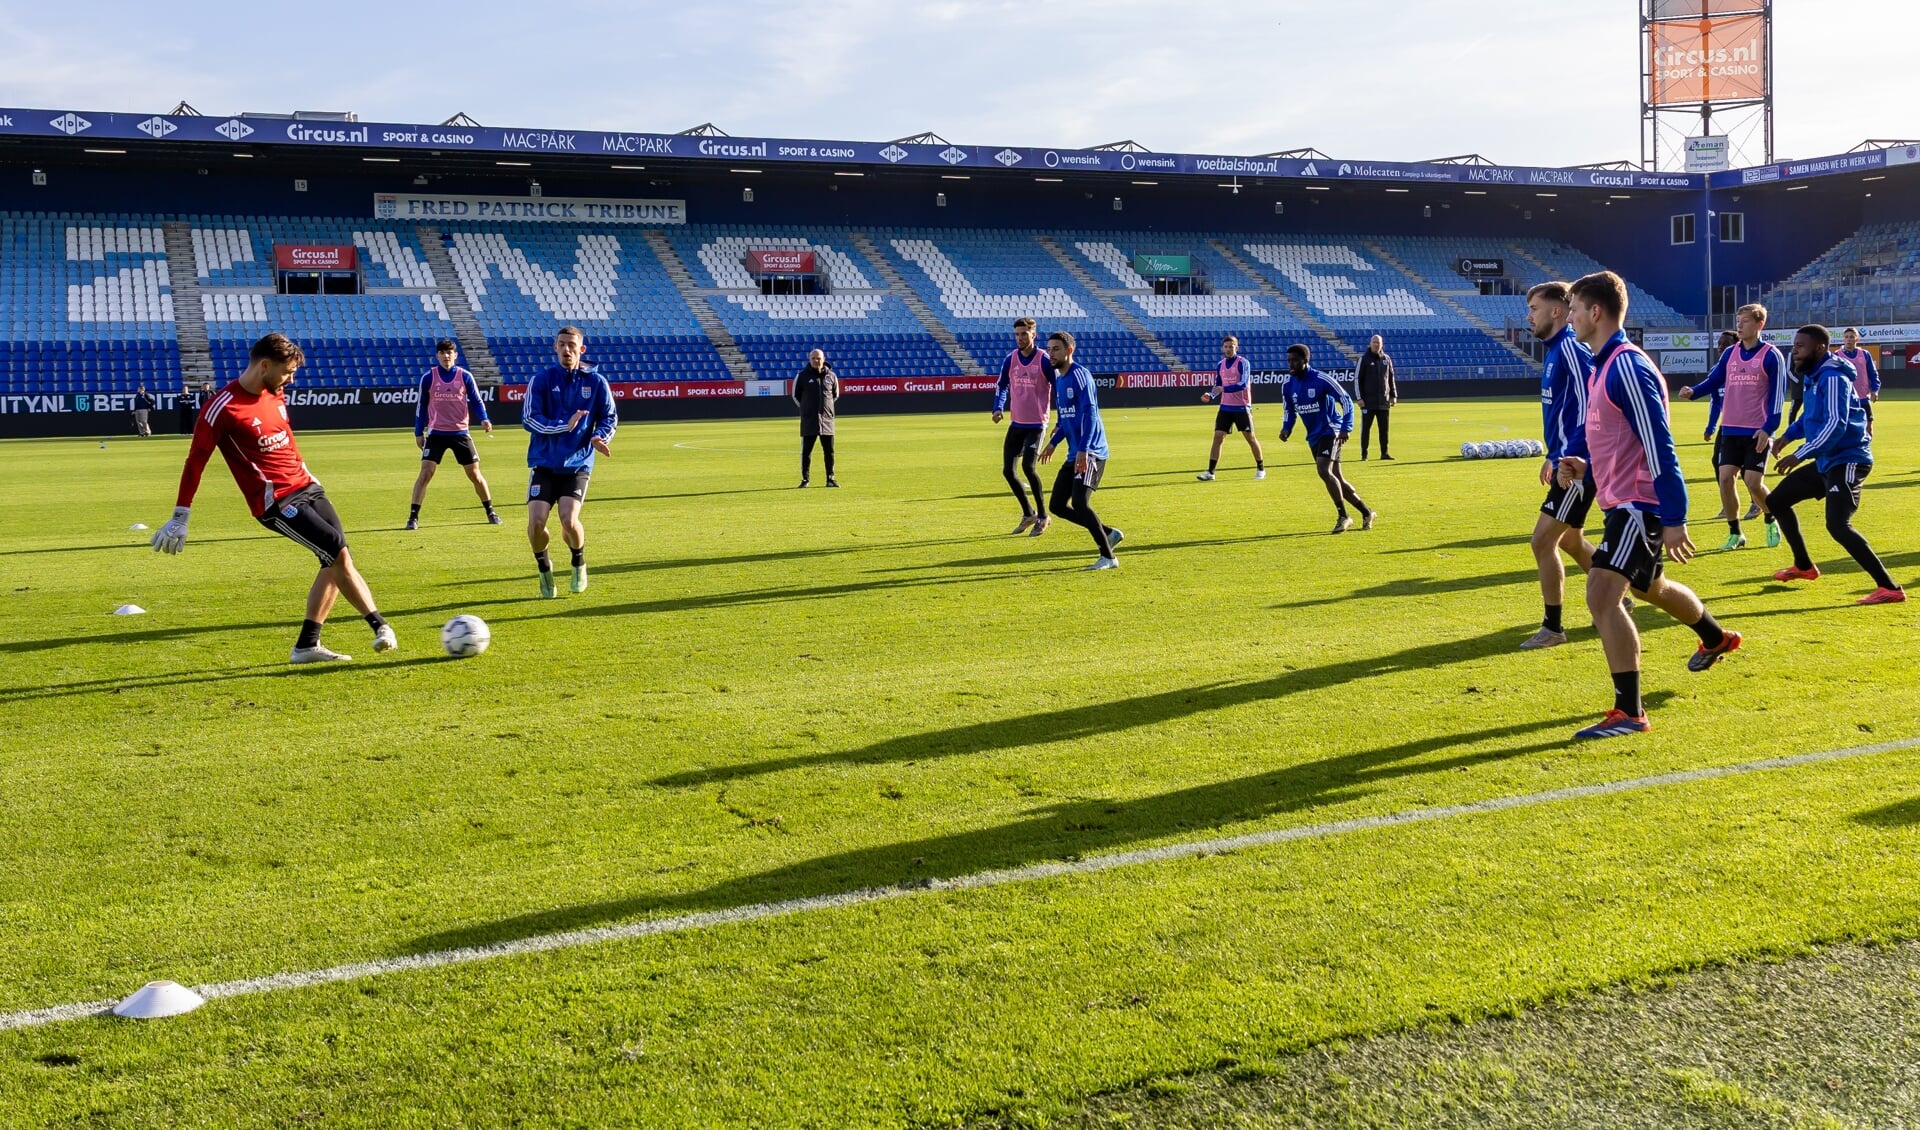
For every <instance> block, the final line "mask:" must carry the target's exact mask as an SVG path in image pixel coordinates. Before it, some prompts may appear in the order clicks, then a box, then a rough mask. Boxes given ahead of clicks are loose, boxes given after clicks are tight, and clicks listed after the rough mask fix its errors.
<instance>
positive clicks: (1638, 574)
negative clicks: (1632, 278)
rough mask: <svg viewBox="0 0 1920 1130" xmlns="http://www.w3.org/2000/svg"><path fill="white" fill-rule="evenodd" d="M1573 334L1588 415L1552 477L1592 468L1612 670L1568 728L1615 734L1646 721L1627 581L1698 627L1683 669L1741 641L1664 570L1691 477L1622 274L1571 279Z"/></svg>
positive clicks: (1675, 548)
mask: <svg viewBox="0 0 1920 1130" xmlns="http://www.w3.org/2000/svg"><path fill="white" fill-rule="evenodd" d="M1568 290H1569V291H1570V294H1569V296H1568V298H1569V301H1568V312H1569V322H1570V324H1571V325H1572V326H1573V332H1574V335H1575V336H1577V337H1578V338H1579V339H1580V341H1581V342H1582V343H1583V344H1585V345H1586V346H1587V348H1589V349H1591V350H1593V375H1592V376H1591V377H1590V378H1588V382H1587V414H1586V421H1585V423H1584V425H1583V426H1582V427H1581V428H1580V429H1579V431H1578V432H1577V433H1576V434H1574V435H1573V436H1572V437H1570V438H1569V441H1568V444H1567V450H1566V453H1565V454H1564V455H1563V456H1562V457H1561V459H1560V467H1559V470H1558V474H1557V478H1558V481H1559V483H1560V485H1561V486H1563V487H1571V486H1572V485H1573V484H1574V483H1576V482H1579V481H1581V479H1582V478H1583V477H1584V476H1585V475H1586V474H1587V473H1588V472H1589V471H1591V472H1592V474H1593V483H1594V488H1595V494H1596V495H1597V496H1598V498H1599V502H1600V508H1601V509H1602V510H1603V511H1605V513H1606V527H1605V533H1604V535H1603V537H1602V539H1601V542H1600V544H1599V545H1598V546H1597V547H1595V549H1594V551H1593V571H1592V572H1591V573H1590V574H1588V576H1587V611H1588V612H1590V613H1592V615H1593V626H1594V627H1595V628H1596V629H1598V630H1599V633H1600V643H1601V646H1602V647H1603V648H1605V650H1606V653H1607V669H1608V670H1609V671H1611V672H1612V674H1613V709H1611V710H1609V711H1607V713H1606V715H1605V716H1604V717H1603V718H1601V719H1600V721H1599V722H1597V723H1595V724H1593V725H1591V726H1588V727H1587V728H1585V729H1583V730H1580V731H1579V732H1577V733H1575V734H1574V737H1576V738H1617V737H1622V736H1624V735H1627V734H1641V733H1645V732H1647V731H1648V730H1651V729H1652V728H1653V726H1652V724H1651V723H1649V722H1648V721H1647V715H1646V709H1645V706H1644V705H1643V703H1642V702H1641V698H1640V630H1639V629H1638V628H1637V627H1635V626H1634V623H1633V617H1632V616H1631V615H1629V614H1628V613H1627V610H1626V609H1625V608H1624V607H1622V606H1621V603H1620V599H1621V598H1622V597H1624V596H1626V595H1627V591H1628V590H1629V589H1631V590H1632V591H1633V594H1634V595H1635V596H1638V597H1640V598H1641V599H1643V600H1645V601H1647V602H1649V603H1651V604H1653V605H1655V606H1657V607H1658V608H1659V609H1660V610H1661V611H1663V612H1665V613H1667V614H1668V615H1669V616H1672V617H1673V618H1674V619H1676V620H1678V621H1680V622H1681V623H1682V624H1685V625H1687V626H1688V627H1690V628H1692V629H1693V631H1694V634H1695V635H1698V636H1699V637H1700V646H1699V648H1698V650H1696V651H1695V652H1694V654H1693V658H1691V659H1689V660H1688V661H1687V670H1689V671H1705V670H1706V669H1707V668H1709V667H1711V666H1713V665H1714V664H1715V663H1717V662H1718V661H1719V660H1720V657H1721V656H1724V655H1726V654H1727V653H1728V652H1730V651H1733V650H1734V649H1736V648H1738V647H1739V646H1740V633H1738V632H1729V631H1725V630H1723V629H1722V628H1721V627H1720V625H1719V624H1718V623H1716V622H1715V621H1714V618H1713V614H1712V613H1711V612H1708V611H1707V607H1706V605H1704V604H1702V603H1701V602H1700V598H1699V597H1697V596H1695V595H1694V594H1693V590H1691V589H1689V588H1687V587H1686V586H1685V585H1682V584H1680V583H1678V582H1676V581H1674V580H1671V579H1670V578H1668V577H1667V576H1666V575H1665V568H1664V566H1663V565H1662V564H1661V557H1662V555H1663V553H1664V554H1665V555H1668V556H1671V557H1672V558H1673V560H1674V561H1675V562H1676V563H1678V564H1682V565H1684V564H1686V563H1687V562H1688V561H1689V560H1691V559H1692V557H1693V541H1692V539H1691V538H1689V537H1688V536H1687V484H1686V480H1685V479H1683V478H1682V477H1681V475H1680V456H1679V453H1678V452H1677V451H1676V450H1675V449H1674V445H1673V431H1672V428H1671V426H1670V421H1669V419H1668V416H1667V384H1666V378H1665V377H1663V376H1662V375H1661V374H1660V370H1659V369H1657V368H1655V367H1654V365H1653V361H1652V360H1651V359H1649V358H1648V357H1647V355H1646V354H1645V353H1644V352H1642V351H1641V349H1640V347H1639V346H1637V345H1634V344H1633V343H1632V342H1630V341H1628V340H1627V335H1626V334H1625V333H1624V332H1622V330H1621V329H1620V323H1621V322H1622V321H1624V320H1625V318H1626V316H1627V284H1626V283H1625V281H1623V280H1622V279H1621V278H1620V276H1619V275H1616V274H1614V273H1613V272H1612V271H1600V272H1597V273H1595V274H1591V275H1587V276H1585V277H1584V278H1581V279H1580V280H1579V281H1577V282H1575V283H1574V284H1573V285H1572V286H1571V287H1569V288H1568Z"/></svg>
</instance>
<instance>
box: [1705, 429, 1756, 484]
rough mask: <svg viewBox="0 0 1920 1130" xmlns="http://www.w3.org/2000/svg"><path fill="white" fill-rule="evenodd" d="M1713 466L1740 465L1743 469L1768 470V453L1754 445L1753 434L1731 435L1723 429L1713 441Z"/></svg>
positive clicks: (1715, 467)
mask: <svg viewBox="0 0 1920 1130" xmlns="http://www.w3.org/2000/svg"><path fill="white" fill-rule="evenodd" d="M1713 466H1714V469H1715V470H1718V469H1719V468H1721V467H1738V468H1740V469H1741V470H1742V471H1759V472H1760V473H1762V474H1765V473H1766V470H1767V453H1766V452H1765V451H1764V450H1761V449H1757V448H1755V447H1754V443H1753V437H1752V436H1730V435H1728V434H1727V433H1726V432H1724V431H1722V432H1721V433H1720V435H1719V436H1718V437H1717V438H1715V439H1714V441H1713Z"/></svg>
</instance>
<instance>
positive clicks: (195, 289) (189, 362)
mask: <svg viewBox="0 0 1920 1130" xmlns="http://www.w3.org/2000/svg"><path fill="white" fill-rule="evenodd" d="M160 230H161V238H162V239H163V240H164V241H165V243H166V248H167V285H168V286H169V287H171V288H172V290H173V334H174V339H175V341H176V342H178V344H179V346H180V379H181V381H182V382H183V384H185V385H199V384H215V383H217V381H216V379H215V376H214V370H213V349H212V346H211V345H210V344H209V343H208V341H207V314H206V310H205V309H204V308H203V307H202V306H201V304H200V277H199V273H198V271H197V270H196V268H195V266H194V262H195V260H194V256H193V235H192V231H193V225H192V224H189V223H186V222H184V221H180V220H169V221H167V222H165V223H163V224H161V225H160Z"/></svg>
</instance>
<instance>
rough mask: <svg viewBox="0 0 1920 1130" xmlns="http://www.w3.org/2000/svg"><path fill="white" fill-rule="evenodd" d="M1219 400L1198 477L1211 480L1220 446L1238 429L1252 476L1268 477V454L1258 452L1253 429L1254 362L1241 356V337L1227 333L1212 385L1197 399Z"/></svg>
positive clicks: (1258, 477)
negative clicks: (1248, 453)
mask: <svg viewBox="0 0 1920 1130" xmlns="http://www.w3.org/2000/svg"><path fill="white" fill-rule="evenodd" d="M1213 400H1218V401H1219V402H1220V411H1218V412H1216V413H1214V416H1213V450H1212V451H1211V452H1209V453H1208V455H1207V470H1206V473H1204V474H1202V475H1200V476H1198V477H1199V479H1200V481H1201V482H1203V483H1210V482H1212V481H1213V472H1214V470H1215V468H1217V467H1219V466H1220V447H1221V445H1222V444H1224V443H1226V442H1227V433H1228V432H1232V431H1235V430H1238V431H1239V432H1240V434H1241V435H1243V436H1246V437H1247V446H1248V447H1250V448H1252V449H1253V477H1254V478H1256V479H1264V478H1266V477H1267V457H1266V456H1265V455H1263V454H1262V453H1261V451H1260V437H1259V436H1257V435H1255V434H1254V432H1253V365H1252V363H1250V362H1249V361H1248V360H1247V359H1246V358H1245V357H1242V356H1240V339H1239V338H1237V337H1235V336H1233V335H1232V334H1228V335H1227V336H1225V337H1223V338H1221V339H1220V364H1218V365H1217V366H1215V367H1214V370H1213V387H1212V388H1210V389H1208V390H1207V391H1205V392H1203V393H1201V394H1200V402H1201V403H1202V404H1205V403H1207V402H1209V401H1213Z"/></svg>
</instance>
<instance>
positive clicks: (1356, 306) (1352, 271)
mask: <svg viewBox="0 0 1920 1130" xmlns="http://www.w3.org/2000/svg"><path fill="white" fill-rule="evenodd" d="M1384 242H1386V241H1379V240H1375V239H1373V238H1371V237H1367V236H1331V237H1311V238H1308V237H1299V238H1292V239H1288V238H1287V237H1276V236H1265V237H1259V236H1255V237H1244V238H1242V239H1239V240H1236V241H1235V244H1236V247H1237V249H1238V250H1239V252H1240V254H1241V255H1242V256H1243V257H1244V258H1245V259H1246V260H1247V261H1248V262H1249V263H1252V264H1253V265H1254V266H1255V268H1256V269H1259V270H1261V271H1262V272H1263V273H1264V274H1265V275H1266V277H1267V279H1268V280H1269V281H1270V282H1271V283H1272V284H1273V285H1274V286H1275V287H1277V288H1279V289H1280V290H1281V291H1282V292H1283V293H1285V294H1287V295H1288V296H1289V297H1290V298H1292V299H1293V300H1294V301H1295V302H1298V303H1299V304H1300V305H1301V306H1303V307H1304V308H1306V309H1307V310H1309V311H1311V312H1312V313H1313V315H1314V316H1315V317H1316V318H1319V319H1320V320H1321V321H1323V322H1325V323H1326V324H1327V325H1328V326H1329V327H1331V328H1332V329H1333V330H1334V332H1336V333H1337V334H1339V335H1340V338H1341V339H1342V340H1343V341H1345V342H1346V343H1348V344H1349V345H1351V346H1352V347H1353V348H1355V349H1364V348H1365V347H1366V344H1367V340H1368V338H1370V337H1372V336H1373V335H1374V334H1379V335H1380V336H1381V338H1382V339H1383V340H1384V342H1385V346H1386V350H1387V352H1388V353H1391V354H1392V355H1393V358H1394V364H1395V368H1396V371H1397V372H1398V374H1399V377H1400V379H1402V380H1422V379H1438V378H1452V379H1461V378H1467V379H1472V378H1480V377H1521V376H1527V375H1529V374H1530V373H1531V371H1532V370H1531V367H1530V366H1529V365H1528V363H1527V362H1525V361H1523V360H1521V359H1520V358H1519V357H1517V356H1516V355H1515V354H1514V353H1513V352H1512V351H1510V350H1508V349H1507V348H1506V347H1505V346H1503V345H1501V344H1500V343H1499V342H1498V341H1496V340H1494V338H1492V337H1491V336H1489V335H1488V334H1487V333H1486V332H1485V331H1483V330H1482V329H1481V328H1480V327H1478V326H1476V325H1474V324H1473V323H1472V322H1469V321H1468V320H1467V319H1466V318H1464V317H1462V316H1461V315H1460V314H1458V313H1456V312H1455V311H1454V309H1452V308H1451V307H1450V306H1449V305H1448V304H1447V303H1446V302H1445V301H1442V300H1441V298H1440V297H1439V295H1437V294H1435V293H1434V292H1433V290H1431V289H1429V288H1428V287H1426V286H1423V285H1421V283H1420V282H1419V281H1417V280H1416V279H1414V278H1413V277H1412V276H1410V275H1408V274H1407V273H1406V272H1405V271H1402V270H1400V269H1398V268H1396V267H1394V266H1393V265H1392V264H1390V263H1388V262H1386V261H1385V260H1383V259H1381V258H1380V257H1379V256H1377V255H1375V254H1374V253H1373V252H1372V251H1370V250H1369V249H1368V245H1369V244H1375V245H1381V244H1383V243H1384ZM1382 249H1383V250H1387V249H1386V248H1385V247H1384V246H1383V248H1382ZM1387 253H1388V254H1390V255H1394V257H1395V258H1400V257H1399V256H1398V255H1397V254H1395V253H1394V252H1393V251H1391V250H1388V252H1387ZM1419 258H1420V260H1421V262H1423V263H1426V262H1428V259H1427V257H1426V255H1425V253H1424V250H1423V252H1422V254H1421V255H1420V256H1419ZM1401 261H1402V262H1403V263H1406V266H1407V268H1408V269H1409V270H1414V271H1419V272H1420V273H1422V274H1423V275H1424V274H1425V272H1424V271H1421V268H1420V267H1419V266H1416V265H1415V264H1414V263H1411V262H1407V261H1406V260H1404V259H1402V260H1401ZM1428 281H1429V282H1430V283H1433V284H1434V285H1436V286H1439V285H1444V284H1442V283H1440V282H1439V281H1438V280H1434V279H1431V278H1429V280H1428Z"/></svg>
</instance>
